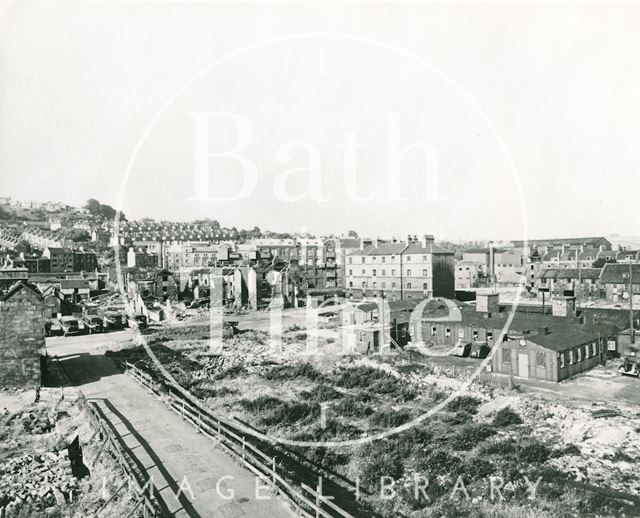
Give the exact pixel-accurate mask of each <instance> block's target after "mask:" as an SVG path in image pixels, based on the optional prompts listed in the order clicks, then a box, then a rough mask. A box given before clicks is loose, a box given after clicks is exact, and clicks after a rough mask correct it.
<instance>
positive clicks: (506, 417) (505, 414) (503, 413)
mask: <svg viewBox="0 0 640 518" xmlns="http://www.w3.org/2000/svg"><path fill="white" fill-rule="evenodd" d="M518 424H522V418H521V417H520V416H519V415H518V414H517V413H516V412H515V411H513V410H512V409H511V408H510V407H508V406H507V407H504V408H501V409H500V410H498V411H497V412H496V415H495V416H494V417H493V426H497V427H500V428H505V427H507V426H511V425H518Z"/></svg>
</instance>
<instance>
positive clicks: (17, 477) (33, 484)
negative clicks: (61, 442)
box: [0, 451, 78, 518]
mask: <svg viewBox="0 0 640 518" xmlns="http://www.w3.org/2000/svg"><path fill="white" fill-rule="evenodd" d="M77 490H78V480H77V479H76V478H75V477H74V476H73V475H72V474H71V466H70V464H69V460H68V458H67V452H66V451H61V452H58V453H56V452H47V453H44V454H42V455H30V454H25V455H22V456H20V457H15V458H12V459H10V460H8V461H6V462H4V463H2V464H0V516H6V517H7V518H10V517H12V516H17V515H18V513H19V512H20V509H22V508H23V507H28V508H34V509H36V510H38V511H43V510H46V509H48V508H51V507H54V506H56V505H64V504H65V503H68V502H71V501H72V500H73V498H74V494H75V492H76V491H77ZM3 512H4V513H5V514H3Z"/></svg>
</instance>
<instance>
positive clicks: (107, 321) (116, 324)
mask: <svg viewBox="0 0 640 518" xmlns="http://www.w3.org/2000/svg"><path fill="white" fill-rule="evenodd" d="M102 322H103V326H104V328H105V329H124V327H125V318H124V315H123V314H122V313H119V312H116V311H106V312H105V313H104V315H103V317H102Z"/></svg>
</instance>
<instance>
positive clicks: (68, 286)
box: [60, 279, 89, 290]
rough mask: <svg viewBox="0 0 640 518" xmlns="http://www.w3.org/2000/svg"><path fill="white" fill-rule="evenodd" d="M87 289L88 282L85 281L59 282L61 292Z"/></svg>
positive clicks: (65, 280) (69, 280)
mask: <svg viewBox="0 0 640 518" xmlns="http://www.w3.org/2000/svg"><path fill="white" fill-rule="evenodd" d="M88 288H89V281H88V280H87V279H62V280H61V281H60V289H62V290H74V289H80V290H83V289H88Z"/></svg>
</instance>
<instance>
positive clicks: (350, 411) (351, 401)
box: [331, 396, 373, 418]
mask: <svg viewBox="0 0 640 518" xmlns="http://www.w3.org/2000/svg"><path fill="white" fill-rule="evenodd" d="M331 411H332V413H335V414H337V415H340V416H349V417H358V418H360V417H367V416H369V415H371V414H372V413H373V410H372V409H371V407H370V406H369V405H367V404H366V403H362V402H361V401H360V400H358V398H355V397H352V396H347V397H346V398H344V399H342V400H340V401H338V402H337V403H336V404H335V405H333V406H332V407H331Z"/></svg>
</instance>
